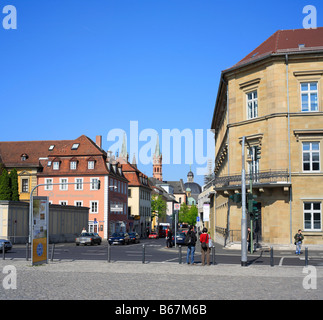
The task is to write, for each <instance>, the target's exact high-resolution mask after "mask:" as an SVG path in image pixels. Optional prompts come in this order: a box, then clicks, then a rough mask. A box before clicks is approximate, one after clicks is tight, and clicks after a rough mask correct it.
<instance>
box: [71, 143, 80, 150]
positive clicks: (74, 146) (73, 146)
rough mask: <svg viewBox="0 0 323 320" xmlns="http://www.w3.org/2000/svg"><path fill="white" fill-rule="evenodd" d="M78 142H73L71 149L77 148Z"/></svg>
mask: <svg viewBox="0 0 323 320" xmlns="http://www.w3.org/2000/svg"><path fill="white" fill-rule="evenodd" d="M79 145H80V144H79V143H74V144H73V145H72V150H77V149H78V147H79Z"/></svg>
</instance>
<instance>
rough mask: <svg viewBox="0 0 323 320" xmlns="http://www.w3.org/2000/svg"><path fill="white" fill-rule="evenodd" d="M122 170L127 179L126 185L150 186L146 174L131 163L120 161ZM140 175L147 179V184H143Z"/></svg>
mask: <svg viewBox="0 0 323 320" xmlns="http://www.w3.org/2000/svg"><path fill="white" fill-rule="evenodd" d="M121 166H122V172H123V174H124V176H125V177H126V178H127V180H128V181H129V183H128V185H129V186H130V187H146V188H150V186H149V181H148V176H146V175H145V174H143V173H142V172H141V171H140V170H139V169H137V168H136V167H134V166H133V165H132V164H130V163H129V162H128V163H122V164H121ZM140 177H142V178H145V179H146V180H147V184H144V183H142V182H141V181H140Z"/></svg>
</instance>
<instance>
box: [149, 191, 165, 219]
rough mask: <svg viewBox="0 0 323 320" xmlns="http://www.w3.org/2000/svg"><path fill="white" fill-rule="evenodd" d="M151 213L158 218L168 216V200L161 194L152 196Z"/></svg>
mask: <svg viewBox="0 0 323 320" xmlns="http://www.w3.org/2000/svg"><path fill="white" fill-rule="evenodd" d="M151 213H152V215H151V216H152V218H154V217H156V216H157V217H158V219H162V218H164V217H166V201H165V200H164V199H163V197H162V196H161V195H156V194H154V195H153V196H152V197H151Z"/></svg>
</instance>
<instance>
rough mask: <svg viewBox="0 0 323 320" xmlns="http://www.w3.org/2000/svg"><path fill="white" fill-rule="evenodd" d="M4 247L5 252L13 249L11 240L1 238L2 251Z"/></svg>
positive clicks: (0, 246) (0, 248)
mask: <svg viewBox="0 0 323 320" xmlns="http://www.w3.org/2000/svg"><path fill="white" fill-rule="evenodd" d="M3 247H4V250H5V252H7V251H9V250H11V249H12V244H11V242H10V240H5V239H0V252H2V250H3Z"/></svg>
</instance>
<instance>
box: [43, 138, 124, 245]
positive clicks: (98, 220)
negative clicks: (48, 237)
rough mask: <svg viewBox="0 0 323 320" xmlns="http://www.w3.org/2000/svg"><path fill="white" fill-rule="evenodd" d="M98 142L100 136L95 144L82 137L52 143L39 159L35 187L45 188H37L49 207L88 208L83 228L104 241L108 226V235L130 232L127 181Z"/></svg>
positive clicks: (117, 165) (119, 167)
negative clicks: (49, 203) (85, 223)
mask: <svg viewBox="0 0 323 320" xmlns="http://www.w3.org/2000/svg"><path fill="white" fill-rule="evenodd" d="M101 141H102V138H101V136H97V138H96V143H94V142H93V141H92V140H91V139H89V138H88V137H86V136H84V135H82V136H80V137H79V138H77V139H75V140H68V141H66V144H64V145H63V146H61V145H60V146H58V144H57V146H56V145H55V141H54V142H53V143H52V144H51V145H50V146H49V148H48V155H47V158H46V159H42V160H41V164H42V168H43V170H42V172H39V173H38V175H37V176H38V184H46V185H45V186H41V187H39V188H38V195H39V196H48V197H49V201H50V202H51V203H52V204H60V205H72V206H83V207H89V208H90V210H89V212H90V213H89V224H88V226H84V227H85V228H86V229H87V230H88V231H90V232H97V233H99V234H100V236H101V237H102V238H104V239H107V237H108V224H109V234H111V233H112V232H115V231H128V230H129V220H128V208H127V202H128V180H127V179H126V178H125V177H124V175H123V172H122V167H121V165H120V164H119V163H117V162H116V161H111V160H109V161H108V160H107V154H106V152H105V151H103V150H102V149H101V147H102V146H101ZM99 181H100V183H98V182H99ZM55 184H59V185H55ZM99 185H100V186H99ZM61 223H68V221H62V222H61ZM80 232H81V230H80Z"/></svg>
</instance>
